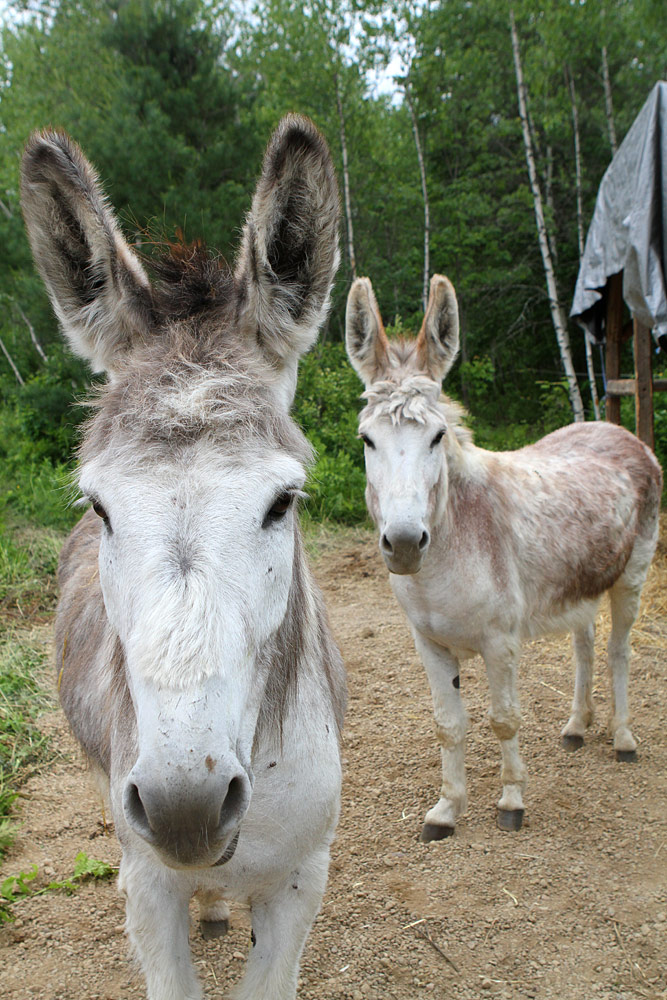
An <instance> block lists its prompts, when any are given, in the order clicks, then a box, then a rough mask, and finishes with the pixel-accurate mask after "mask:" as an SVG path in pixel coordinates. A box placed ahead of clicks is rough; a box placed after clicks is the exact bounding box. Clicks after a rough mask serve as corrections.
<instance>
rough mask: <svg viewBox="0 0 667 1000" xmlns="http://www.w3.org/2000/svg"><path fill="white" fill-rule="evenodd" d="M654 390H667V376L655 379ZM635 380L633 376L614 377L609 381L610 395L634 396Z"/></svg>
mask: <svg viewBox="0 0 667 1000" xmlns="http://www.w3.org/2000/svg"><path fill="white" fill-rule="evenodd" d="M653 392H667V378H654V379H653ZM634 394H635V380H634V379H633V378H613V379H611V381H609V382H607V395H608V396H634Z"/></svg>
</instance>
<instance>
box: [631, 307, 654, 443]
mask: <svg viewBox="0 0 667 1000" xmlns="http://www.w3.org/2000/svg"><path fill="white" fill-rule="evenodd" d="M632 325H633V331H634V342H633V347H634V353H635V433H636V435H637V437H638V438H639V440H640V441H643V442H644V444H647V445H648V446H649V448H652V449H653V450H655V438H654V435H653V359H652V357H651V352H652V347H653V338H652V337H651V331H650V330H649V328H648V327H647V326H644V324H643V323H640V322H639V320H638V319H636V318H634V317H633V321H632Z"/></svg>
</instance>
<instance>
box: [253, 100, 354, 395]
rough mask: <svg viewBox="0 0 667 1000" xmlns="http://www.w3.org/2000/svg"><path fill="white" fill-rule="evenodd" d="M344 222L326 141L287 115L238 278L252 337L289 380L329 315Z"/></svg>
mask: <svg viewBox="0 0 667 1000" xmlns="http://www.w3.org/2000/svg"><path fill="white" fill-rule="evenodd" d="M339 215H340V208H339V202H338V187H337V184H336V175H335V172H334V168H333V163H332V162H331V154H330V153H329V148H328V146H327V144H326V141H325V140H324V138H323V137H322V136H321V135H320V133H319V132H318V130H317V128H316V127H315V125H314V124H313V122H311V121H310V119H308V118H304V117H302V116H300V115H287V116H286V117H285V118H283V119H282V121H281V122H280V124H279V126H278V128H277V129H276V131H275V132H274V134H273V136H272V138H271V140H270V142H269V145H268V147H267V150H266V154H265V157H264V164H263V167H262V173H261V176H260V178H259V181H258V184H257V189H256V191H255V195H254V197H253V200H252V207H251V209H250V214H249V215H248V219H247V221H246V225H245V228H244V230H243V240H242V245H241V253H240V256H239V261H238V264H237V267H236V277H237V279H238V280H239V281H240V282H241V283H242V286H244V288H245V293H246V302H245V310H244V315H245V321H246V324H247V326H248V328H249V332H250V333H251V334H252V335H253V336H255V335H256V336H257V338H258V341H259V344H260V346H261V348H262V350H263V351H264V353H265V355H266V356H267V358H268V359H269V360H270V361H271V362H272V363H273V364H274V366H275V367H276V369H277V370H278V371H279V372H280V371H284V372H285V377H286V379H287V380H288V381H290V380H293V378H295V377H296V364H297V362H298V359H299V357H300V355H301V354H303V353H304V351H307V350H308V348H309V347H311V345H312V344H313V342H314V341H315V338H316V336H317V333H318V330H319V328H320V326H321V325H322V323H323V322H324V320H325V318H326V315H327V312H328V310H329V296H330V292H331V286H332V284H333V280H334V277H335V274H336V270H337V268H338V262H339V253H338V220H339Z"/></svg>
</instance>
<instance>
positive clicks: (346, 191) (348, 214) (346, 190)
mask: <svg viewBox="0 0 667 1000" xmlns="http://www.w3.org/2000/svg"><path fill="white" fill-rule="evenodd" d="M335 85H336V107H337V109H338V128H339V134H340V148H341V155H342V159H343V197H344V200H345V221H346V225H347V256H348V259H349V261H350V271H351V272H352V279H353V280H354V279H355V278H356V277H357V258H356V255H355V252H354V227H353V225H352V201H351V199H350V171H349V168H348V159H347V138H346V136H345V116H344V114H343V102H342V100H341V96H340V78H339V76H338V73H336V75H335Z"/></svg>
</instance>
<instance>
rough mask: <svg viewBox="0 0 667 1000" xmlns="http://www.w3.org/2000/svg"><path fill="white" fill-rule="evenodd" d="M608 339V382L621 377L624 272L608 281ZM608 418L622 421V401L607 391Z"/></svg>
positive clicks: (613, 422) (610, 420)
mask: <svg viewBox="0 0 667 1000" xmlns="http://www.w3.org/2000/svg"><path fill="white" fill-rule="evenodd" d="M605 331H606V339H607V348H606V365H605V368H606V382H607V386H609V383H610V382H613V381H616V380H617V379H619V378H620V377H621V337H622V335H623V272H622V271H619V273H618V274H612V276H611V277H610V278H609V280H608V281H607V316H606V322H605ZM606 414H607V420H608V421H609V422H610V423H612V424H620V422H621V401H620V399H619V398H618V397H617V396H612V395H610V394H609V393H607V401H606Z"/></svg>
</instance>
